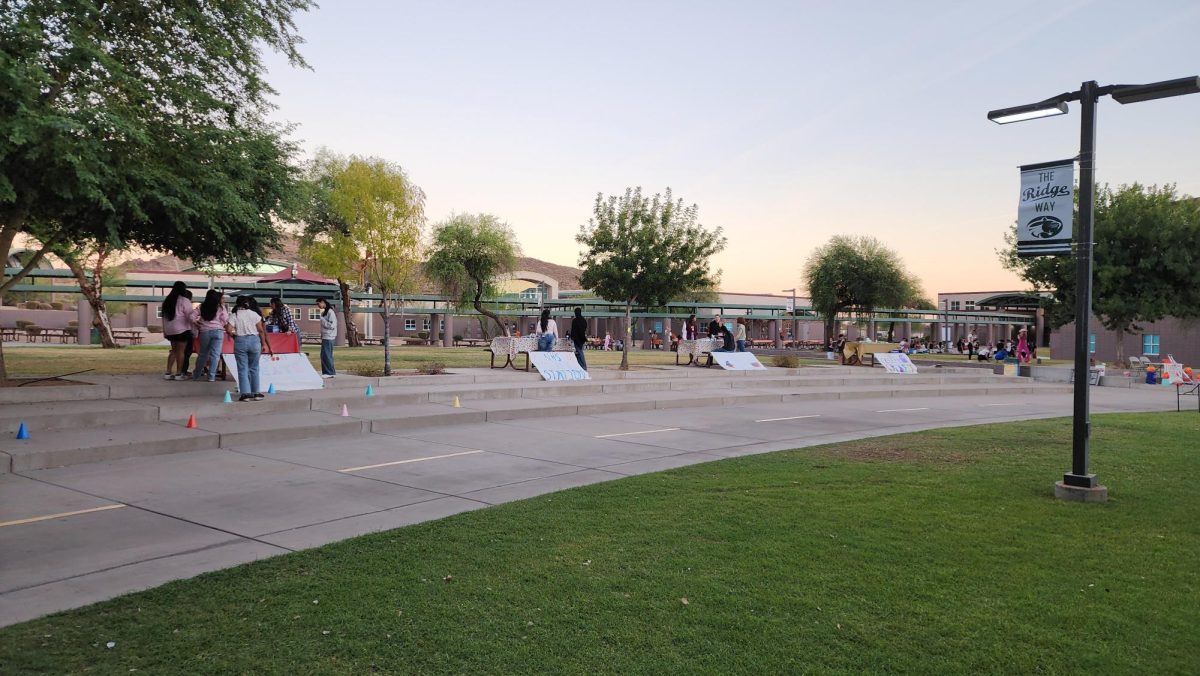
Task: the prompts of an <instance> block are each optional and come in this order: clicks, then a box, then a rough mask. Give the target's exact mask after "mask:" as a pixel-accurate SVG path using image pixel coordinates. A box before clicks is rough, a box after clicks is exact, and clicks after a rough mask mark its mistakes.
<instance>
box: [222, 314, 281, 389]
mask: <svg viewBox="0 0 1200 676" xmlns="http://www.w3.org/2000/svg"><path fill="white" fill-rule="evenodd" d="M226 330H228V331H229V334H230V335H231V336H233V357H234V361H235V362H236V363H237V375H238V393H239V394H240V395H241V396H239V397H238V401H262V400H263V398H264V397H263V393H262V392H260V391H259V390H260V389H261V388H260V383H259V379H258V370H259V358H260V357H261V356H262V353H263V352H266V353H267V354H269V355H271V356H272V357H274V356H275V353H273V352H272V351H271V344H270V343H269V342H267V331H266V329H264V328H263V319H262V312H261V311H260V310H259V309H258V303H257V302H255V300H254V298H253V297H252V296H238V297H237V301H236V302H235V303H234V306H233V313H232V314H230V315H229V324H228V325H227V329H226Z"/></svg>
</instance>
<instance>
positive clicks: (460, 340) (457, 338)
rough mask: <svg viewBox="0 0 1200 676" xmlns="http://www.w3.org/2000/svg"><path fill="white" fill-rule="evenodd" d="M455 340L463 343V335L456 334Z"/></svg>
mask: <svg viewBox="0 0 1200 676" xmlns="http://www.w3.org/2000/svg"><path fill="white" fill-rule="evenodd" d="M454 342H455V343H461V342H462V336H461V335H455V336H454Z"/></svg>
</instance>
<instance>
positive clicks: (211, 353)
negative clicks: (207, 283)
mask: <svg viewBox="0 0 1200 676" xmlns="http://www.w3.org/2000/svg"><path fill="white" fill-rule="evenodd" d="M192 321H193V322H194V324H195V327H196V335H198V336H199V337H200V353H199V354H198V355H197V358H196V368H195V370H193V371H192V380H194V381H195V380H200V377H201V376H202V375H204V371H205V364H207V365H208V382H210V383H211V382H213V381H214V380H216V379H217V367H218V366H219V365H220V363H221V347H222V346H223V345H224V344H225V324H226V323H227V322H228V321H229V313H228V312H227V311H226V310H225V306H224V305H223V304H222V303H221V292H220V291H217V290H216V289H212V290H209V292H208V293H207V294H205V296H204V302H203V303H201V304H200V311H199V312H197V313H196V316H195V318H194V319H193V320H192Z"/></svg>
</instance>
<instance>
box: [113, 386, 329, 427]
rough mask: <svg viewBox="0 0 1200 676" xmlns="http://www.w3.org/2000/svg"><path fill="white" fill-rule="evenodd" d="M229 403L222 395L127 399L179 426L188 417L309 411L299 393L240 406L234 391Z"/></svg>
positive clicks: (231, 393) (307, 403) (270, 397)
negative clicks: (148, 408)
mask: <svg viewBox="0 0 1200 676" xmlns="http://www.w3.org/2000/svg"><path fill="white" fill-rule="evenodd" d="M230 398H231V399H232V401H231V402H230V403H228V404H226V403H225V391H222V392H221V394H220V395H217V396H212V395H205V396H203V397H167V398H164V399H157V400H155V399H130V400H129V401H131V402H135V403H138V404H143V405H148V406H156V407H157V408H158V419H159V420H162V421H164V422H172V423H176V424H179V425H183V424H186V423H187V419H188V416H189V415H194V416H196V419H197V420H209V419H212V418H236V417H240V416H246V415H254V416H257V415H262V414H263V413H296V412H300V411H308V410H310V405H311V404H310V402H311V399H310V397H308V396H307V394H303V393H299V392H282V393H280V394H275V395H267V398H266V399H263V400H262V401H256V402H239V401H238V394H237V392H236V391H234V392H230Z"/></svg>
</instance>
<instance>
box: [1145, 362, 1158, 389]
mask: <svg viewBox="0 0 1200 676" xmlns="http://www.w3.org/2000/svg"><path fill="white" fill-rule="evenodd" d="M1157 371H1158V369H1156V368H1154V367H1153V366H1147V367H1146V384H1147V385H1153V384H1154V382H1155V381H1154V375H1155V373H1156V372H1157Z"/></svg>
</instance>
